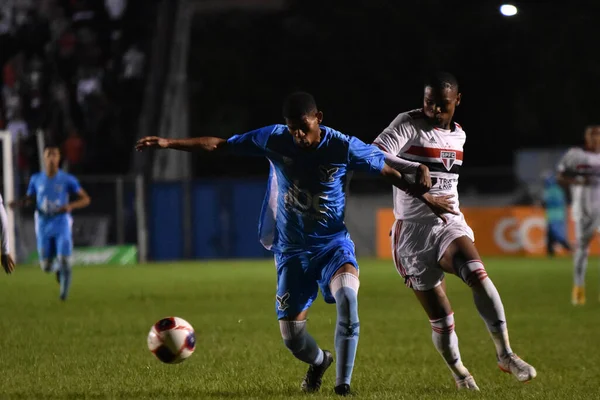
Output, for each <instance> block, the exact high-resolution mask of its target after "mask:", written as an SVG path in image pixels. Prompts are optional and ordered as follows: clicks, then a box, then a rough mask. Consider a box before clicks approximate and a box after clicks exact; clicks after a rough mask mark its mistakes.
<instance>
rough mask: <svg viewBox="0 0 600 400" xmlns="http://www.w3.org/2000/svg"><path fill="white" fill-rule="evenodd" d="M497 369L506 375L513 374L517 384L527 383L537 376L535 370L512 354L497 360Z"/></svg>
mask: <svg viewBox="0 0 600 400" xmlns="http://www.w3.org/2000/svg"><path fill="white" fill-rule="evenodd" d="M498 368H500V369H501V370H502V371H503V372H506V373H507V374H513V375H514V376H515V378H517V380H518V381H519V382H529V381H530V380H532V379H533V378H535V377H536V376H537V371H536V370H535V368H533V367H532V366H531V365H529V364H527V363H526V362H525V361H523V360H521V359H520V358H519V357H518V356H517V355H516V354H514V353H512V354H509V355H508V356H505V357H501V358H500V360H498Z"/></svg>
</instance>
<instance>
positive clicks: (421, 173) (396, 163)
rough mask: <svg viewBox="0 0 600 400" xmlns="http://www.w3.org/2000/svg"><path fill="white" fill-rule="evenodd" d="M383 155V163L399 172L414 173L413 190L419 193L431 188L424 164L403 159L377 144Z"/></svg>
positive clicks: (427, 171) (429, 177) (427, 170)
mask: <svg viewBox="0 0 600 400" xmlns="http://www.w3.org/2000/svg"><path fill="white" fill-rule="evenodd" d="M377 147H378V148H379V149H381V151H383V154H384V155H385V163H386V165H389V166H390V167H392V168H393V169H395V170H396V171H398V172H400V173H414V174H416V179H415V183H414V185H413V187H414V189H415V190H418V191H420V192H421V193H420V194H423V193H426V192H428V191H429V189H431V186H432V183H431V176H430V175H429V168H428V167H427V166H426V165H423V164H420V163H417V162H414V161H408V160H404V159H402V158H400V157H398V156H395V155H393V154H392V153H389V152H387V151H386V150H384V148H383V147H382V146H377Z"/></svg>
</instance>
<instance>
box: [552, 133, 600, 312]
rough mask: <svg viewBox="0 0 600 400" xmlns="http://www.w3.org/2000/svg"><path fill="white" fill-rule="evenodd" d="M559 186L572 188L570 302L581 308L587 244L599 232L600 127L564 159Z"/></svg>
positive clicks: (560, 163)
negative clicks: (573, 250) (582, 145)
mask: <svg viewBox="0 0 600 400" xmlns="http://www.w3.org/2000/svg"><path fill="white" fill-rule="evenodd" d="M558 182H559V183H561V184H562V185H565V186H570V188H571V198H572V204H571V215H572V217H573V221H575V242H576V244H575V253H574V257H573V263H574V269H573V292H572V295H571V302H572V303H573V305H583V304H585V272H586V269H587V262H588V253H589V248H590V242H591V241H592V239H593V238H594V235H595V233H596V232H597V231H598V228H600V126H589V127H587V129H586V130H585V146H584V147H583V148H582V147H573V148H571V149H569V151H567V153H566V154H565V155H564V156H563V158H562V159H561V160H560V162H559V164H558Z"/></svg>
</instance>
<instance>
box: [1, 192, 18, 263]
mask: <svg viewBox="0 0 600 400" xmlns="http://www.w3.org/2000/svg"><path fill="white" fill-rule="evenodd" d="M0 250H1V254H0V264H2V268H3V269H4V272H6V273H7V274H10V273H12V272H13V271H14V270H15V262H14V261H13V259H12V257H11V256H10V254H9V249H8V216H7V215H6V209H5V208H4V202H3V201H2V197H0Z"/></svg>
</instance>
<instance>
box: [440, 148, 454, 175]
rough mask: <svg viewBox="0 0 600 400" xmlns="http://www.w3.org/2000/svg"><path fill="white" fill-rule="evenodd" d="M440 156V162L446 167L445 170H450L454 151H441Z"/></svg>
mask: <svg viewBox="0 0 600 400" xmlns="http://www.w3.org/2000/svg"><path fill="white" fill-rule="evenodd" d="M440 158H441V159H442V164H444V167H446V170H448V171H450V170H451V169H452V166H453V165H454V162H455V161H456V152H455V151H441V152H440Z"/></svg>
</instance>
